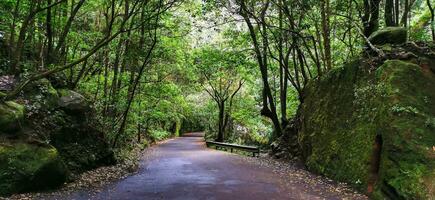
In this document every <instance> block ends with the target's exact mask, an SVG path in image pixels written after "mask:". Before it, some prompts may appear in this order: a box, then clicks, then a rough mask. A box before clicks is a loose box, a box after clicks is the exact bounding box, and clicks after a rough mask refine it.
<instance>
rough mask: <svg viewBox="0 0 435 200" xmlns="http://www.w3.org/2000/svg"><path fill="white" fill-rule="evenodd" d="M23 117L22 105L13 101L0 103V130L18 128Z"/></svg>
mask: <svg viewBox="0 0 435 200" xmlns="http://www.w3.org/2000/svg"><path fill="white" fill-rule="evenodd" d="M23 117H24V106H22V105H20V104H18V103H15V102H13V101H7V102H5V103H0V130H2V131H6V132H7V131H11V130H15V129H18V128H19V123H20V121H22V119H23Z"/></svg>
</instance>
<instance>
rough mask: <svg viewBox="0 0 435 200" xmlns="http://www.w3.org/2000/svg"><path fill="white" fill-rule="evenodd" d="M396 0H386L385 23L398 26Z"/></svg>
mask: <svg viewBox="0 0 435 200" xmlns="http://www.w3.org/2000/svg"><path fill="white" fill-rule="evenodd" d="M394 11H395V9H394V0H385V25H386V26H396V23H395V20H394V19H395V17H394V16H395V15H394Z"/></svg>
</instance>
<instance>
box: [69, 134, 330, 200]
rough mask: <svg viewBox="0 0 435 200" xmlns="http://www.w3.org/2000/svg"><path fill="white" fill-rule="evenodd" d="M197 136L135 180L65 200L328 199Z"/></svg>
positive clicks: (156, 154) (172, 147) (152, 160)
mask: <svg viewBox="0 0 435 200" xmlns="http://www.w3.org/2000/svg"><path fill="white" fill-rule="evenodd" d="M195 135H200V134H198V133H196V134H190V135H188V136H190V137H180V138H176V139H171V140H169V141H167V142H165V143H163V144H159V145H157V146H154V147H152V148H154V149H152V151H150V152H151V153H150V154H151V155H147V156H146V158H143V159H142V161H141V166H140V169H139V171H138V172H137V173H136V174H134V175H131V176H129V177H127V178H124V179H122V180H119V181H117V182H115V183H112V184H109V185H108V186H106V187H105V188H102V189H101V190H98V191H92V190H90V191H78V192H75V193H72V194H70V196H67V197H63V198H62V199H78V200H81V199H120V200H121V199H125V200H127V199H128V200H135V199H176V200H197V199H198V200H199V199H201V200H202V199H210V200H215V199H216V200H218V199H219V200H220V199H222V200H229V199H235V200H244V199H247V200H256V199H267V200H273V199H324V197H322V196H318V195H316V193H315V192H310V191H307V190H306V189H304V188H303V186H301V185H297V184H296V185H289V184H284V183H283V181H285V178H283V177H280V176H279V175H277V174H275V173H273V171H272V169H269V168H266V167H261V166H259V165H258V166H257V165H255V164H252V163H247V162H243V159H241V156H239V155H234V154H230V153H227V152H222V151H216V150H213V149H207V148H206V147H205V144H204V139H203V138H202V137H192V136H195ZM328 199H330V198H328ZM333 199H335V198H333Z"/></svg>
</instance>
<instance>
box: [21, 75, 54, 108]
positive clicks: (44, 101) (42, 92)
mask: <svg viewBox="0 0 435 200" xmlns="http://www.w3.org/2000/svg"><path fill="white" fill-rule="evenodd" d="M24 96H25V98H26V99H28V100H30V102H31V103H32V104H33V106H35V107H37V108H44V109H52V108H55V107H56V106H57V101H58V99H59V95H58V94H57V91H56V90H55V89H54V88H53V86H52V85H51V83H50V81H49V80H48V79H45V78H43V79H40V80H38V81H35V82H32V83H31V84H30V85H28V86H27V87H25V88H24Z"/></svg>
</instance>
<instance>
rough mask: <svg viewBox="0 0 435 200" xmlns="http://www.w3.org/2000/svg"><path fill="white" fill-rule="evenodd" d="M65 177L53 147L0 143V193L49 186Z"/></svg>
mask: <svg viewBox="0 0 435 200" xmlns="http://www.w3.org/2000/svg"><path fill="white" fill-rule="evenodd" d="M66 177H67V171H66V168H65V167H64V164H63V162H62V161H61V159H60V157H59V155H58V152H57V150H56V149H55V148H54V147H52V146H49V145H33V144H26V143H13V144H12V143H9V144H0V180H1V181H0V195H9V194H12V193H18V192H27V191H34V190H40V189H49V188H53V187H56V186H59V185H61V184H62V183H64V181H65V179H66Z"/></svg>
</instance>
